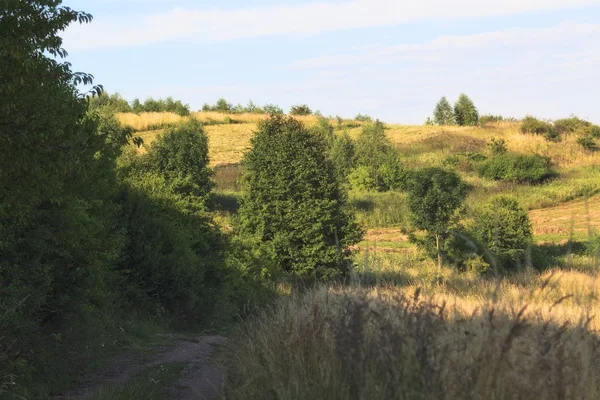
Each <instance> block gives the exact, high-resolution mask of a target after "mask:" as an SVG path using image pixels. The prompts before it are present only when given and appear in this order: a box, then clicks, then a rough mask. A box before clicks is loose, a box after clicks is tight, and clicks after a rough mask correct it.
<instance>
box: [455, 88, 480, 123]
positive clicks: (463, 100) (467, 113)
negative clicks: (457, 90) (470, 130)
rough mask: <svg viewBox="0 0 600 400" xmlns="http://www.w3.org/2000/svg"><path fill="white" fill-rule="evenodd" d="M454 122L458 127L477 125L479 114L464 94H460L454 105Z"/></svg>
mask: <svg viewBox="0 0 600 400" xmlns="http://www.w3.org/2000/svg"><path fill="white" fill-rule="evenodd" d="M454 122H455V123H456V124H457V125H460V126H474V125H477V124H478V123H479V112H478V111H477V108H476V107H475V104H473V101H472V100H471V99H470V98H469V97H468V96H467V95H466V94H461V95H460V96H459V98H458V100H457V101H456V103H455V104H454Z"/></svg>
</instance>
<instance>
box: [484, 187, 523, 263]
mask: <svg viewBox="0 0 600 400" xmlns="http://www.w3.org/2000/svg"><path fill="white" fill-rule="evenodd" d="M475 232H476V233H477V236H478V238H479V240H480V241H481V244H482V245H483V246H484V250H485V254H487V258H488V262H490V264H492V265H498V264H499V265H500V266H503V267H504V268H507V269H513V268H515V267H518V266H520V265H523V264H524V263H525V261H526V256H527V249H528V248H529V246H530V245H531V243H532V242H533V234H532V230H531V222H530V220H529V214H528V212H527V210H526V209H525V208H524V207H522V206H521V205H520V204H519V202H518V201H517V200H516V199H515V198H513V197H510V196H504V195H502V196H496V197H493V198H492V199H491V200H490V201H489V203H488V204H487V206H486V207H485V208H484V209H483V210H482V211H481V212H480V213H479V214H478V215H477V220H476V223H475Z"/></svg>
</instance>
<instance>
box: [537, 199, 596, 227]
mask: <svg viewBox="0 0 600 400" xmlns="http://www.w3.org/2000/svg"><path fill="white" fill-rule="evenodd" d="M529 216H530V218H531V222H532V224H533V230H534V233H535V234H536V235H542V234H563V235H565V236H567V235H571V234H574V235H577V234H579V236H581V234H587V233H589V232H599V231H600V196H596V197H593V198H591V199H585V200H578V201H572V202H569V203H564V204H561V205H559V206H556V207H551V208H544V209H541V210H533V211H531V212H530V213H529Z"/></svg>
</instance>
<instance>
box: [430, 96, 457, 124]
mask: <svg viewBox="0 0 600 400" xmlns="http://www.w3.org/2000/svg"><path fill="white" fill-rule="evenodd" d="M433 122H434V123H435V124H436V125H452V124H454V113H453V110H452V106H451V105H450V102H449V101H448V99H447V98H446V97H445V96H444V97H442V98H441V99H440V101H439V102H438V103H437V104H436V106H435V109H434V110H433Z"/></svg>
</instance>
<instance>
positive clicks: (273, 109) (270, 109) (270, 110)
mask: <svg viewBox="0 0 600 400" xmlns="http://www.w3.org/2000/svg"><path fill="white" fill-rule="evenodd" d="M263 110H265V113H267V114H270V115H282V114H283V109H281V107H279V106H276V105H273V104H267V105H266V106H264V107H263Z"/></svg>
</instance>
